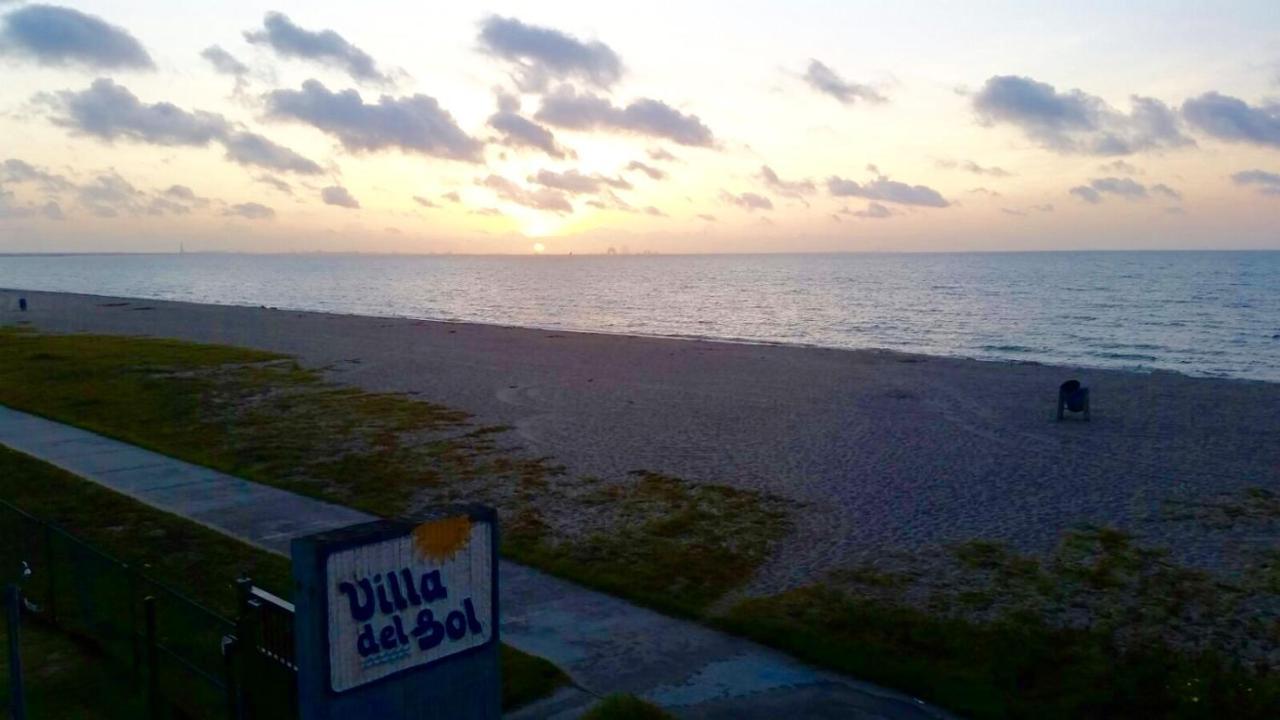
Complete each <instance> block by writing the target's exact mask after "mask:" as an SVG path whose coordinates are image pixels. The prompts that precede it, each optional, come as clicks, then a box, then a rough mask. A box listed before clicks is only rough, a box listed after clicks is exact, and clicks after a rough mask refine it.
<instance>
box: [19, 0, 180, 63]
mask: <svg viewBox="0 0 1280 720" xmlns="http://www.w3.org/2000/svg"><path fill="white" fill-rule="evenodd" d="M0 52H3V53H6V54H12V55H19V56H22V57H27V58H30V59H32V60H35V61H36V62H38V63H40V64H42V65H54V66H60V65H84V66H87V67H91V68H101V69H108V70H124V69H130V68H134V69H150V68H153V67H155V63H154V62H152V60H151V56H150V55H148V54H147V51H146V50H145V49H144V48H143V47H142V44H141V43H139V42H138V41H137V40H136V39H134V37H133V36H132V35H130V34H129V32H128V31H127V30H125V29H124V28H121V27H117V26H115V25H111V24H108V23H107V22H106V21H105V20H103V19H102V18H99V17H96V16H94V15H86V14H85V13H82V12H80V11H79V10H72V9H71V8H64V7H54V6H52V5H28V6H26V7H22V8H18V9H17V10H14V11H13V12H11V13H9V14H8V15H5V16H4V26H3V28H0Z"/></svg>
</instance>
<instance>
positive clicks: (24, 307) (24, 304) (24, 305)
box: [18, 298, 27, 312]
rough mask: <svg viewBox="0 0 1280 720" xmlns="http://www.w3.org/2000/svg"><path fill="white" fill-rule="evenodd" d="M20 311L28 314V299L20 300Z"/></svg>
mask: <svg viewBox="0 0 1280 720" xmlns="http://www.w3.org/2000/svg"><path fill="white" fill-rule="evenodd" d="M18 309H19V310H21V311H22V312H26V311H27V299H26V298H18Z"/></svg>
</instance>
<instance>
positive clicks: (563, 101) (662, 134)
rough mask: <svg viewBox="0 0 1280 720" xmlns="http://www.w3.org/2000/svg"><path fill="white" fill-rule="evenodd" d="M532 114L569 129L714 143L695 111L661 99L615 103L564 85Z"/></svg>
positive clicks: (543, 101) (700, 144)
mask: <svg viewBox="0 0 1280 720" xmlns="http://www.w3.org/2000/svg"><path fill="white" fill-rule="evenodd" d="M534 118H535V119H537V120H541V121H542V122H545V123H547V124H549V125H553V126H555V127H560V128H566V129H570V130H609V131H614V132H623V133H632V134H636V135H646V136H649V137H655V138H662V139H665V140H670V141H672V142H675V143H679V144H681V145H691V146H698V147H710V146H712V145H714V144H715V138H714V137H713V136H712V134H711V129H710V128H708V127H707V126H706V125H704V124H703V123H702V120H700V119H699V118H698V116H697V115H687V114H685V113H682V112H680V111H679V110H676V109H675V108H673V107H671V106H670V105H667V104H666V103H664V102H662V101H660V100H653V99H650V98H641V99H639V100H634V101H632V102H631V103H630V104H628V105H627V106H626V107H618V106H616V105H614V104H613V103H612V102H610V101H609V100H608V99H607V98H603V97H599V96H596V95H590V94H582V95H579V94H577V93H576V92H575V91H574V90H573V88H571V87H567V86H562V87H560V88H559V89H557V90H556V91H555V92H554V93H551V94H549V95H546V96H544V97H543V98H542V107H541V108H540V109H539V110H538V112H537V114H535V115H534Z"/></svg>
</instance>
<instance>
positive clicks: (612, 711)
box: [582, 695, 675, 720]
mask: <svg viewBox="0 0 1280 720" xmlns="http://www.w3.org/2000/svg"><path fill="white" fill-rule="evenodd" d="M674 717H675V716H674V715H671V714H669V713H667V712H666V711H664V710H663V709H662V708H660V707H658V706H657V705H654V704H653V703H648V702H645V701H644V700H641V699H640V698H638V697H636V696H635V695H609V696H607V697H606V698H605V699H604V700H601V701H600V702H599V703H597V704H596V705H595V706H594V707H592V708H591V709H590V710H588V711H587V713H586V714H585V715H583V716H582V720H672V718H674Z"/></svg>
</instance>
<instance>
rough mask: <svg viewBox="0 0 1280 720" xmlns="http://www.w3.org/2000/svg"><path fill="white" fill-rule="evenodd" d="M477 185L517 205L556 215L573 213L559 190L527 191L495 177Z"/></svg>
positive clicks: (492, 176) (489, 177)
mask: <svg viewBox="0 0 1280 720" xmlns="http://www.w3.org/2000/svg"><path fill="white" fill-rule="evenodd" d="M479 185H481V186H482V187H486V188H489V189H490V190H492V191H493V192H494V194H495V195H497V196H498V197H499V198H501V199H503V200H506V201H508V202H513V203H515V204H517V205H523V206H525V207H528V208H533V209H535V210H546V211H550V212H556V213H571V212H573V205H571V204H570V203H569V200H568V199H567V198H566V197H565V196H564V194H563V193H562V192H560V191H559V190H555V189H552V188H546V187H544V188H540V189H537V190H529V189H527V188H523V187H520V186H519V185H517V184H515V183H513V182H511V181H510V180H508V179H506V178H504V177H499V176H497V175H490V176H488V177H487V178H485V179H484V180H482V181H480V182H479Z"/></svg>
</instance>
